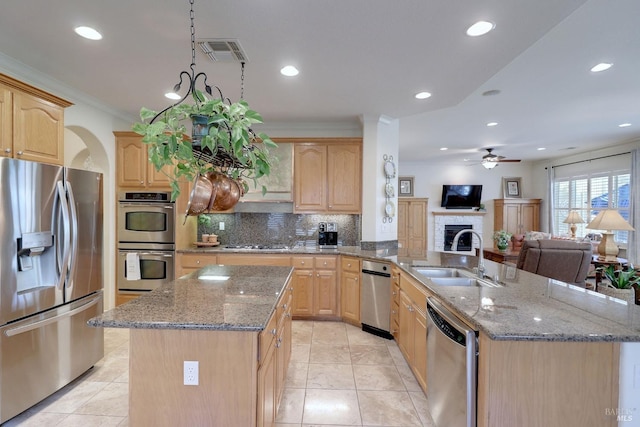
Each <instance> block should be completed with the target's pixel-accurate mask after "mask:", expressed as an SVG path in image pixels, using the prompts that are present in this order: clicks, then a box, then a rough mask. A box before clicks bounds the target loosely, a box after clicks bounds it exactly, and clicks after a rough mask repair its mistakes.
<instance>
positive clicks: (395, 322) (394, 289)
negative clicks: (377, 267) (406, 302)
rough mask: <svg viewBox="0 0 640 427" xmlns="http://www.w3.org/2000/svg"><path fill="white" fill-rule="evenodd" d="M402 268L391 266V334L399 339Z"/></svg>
mask: <svg viewBox="0 0 640 427" xmlns="http://www.w3.org/2000/svg"><path fill="white" fill-rule="evenodd" d="M401 274H402V273H401V272H400V269H399V268H398V267H397V266H396V265H395V264H394V265H393V266H392V267H391V322H390V325H391V335H393V337H394V338H395V340H396V341H398V337H399V333H398V331H399V330H400V275H401Z"/></svg>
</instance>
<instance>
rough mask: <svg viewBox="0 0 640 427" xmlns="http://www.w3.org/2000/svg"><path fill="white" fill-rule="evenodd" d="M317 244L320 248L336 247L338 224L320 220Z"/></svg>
mask: <svg viewBox="0 0 640 427" xmlns="http://www.w3.org/2000/svg"><path fill="white" fill-rule="evenodd" d="M318 246H319V247H320V249H336V248H337V247H338V224H337V223H335V222H321V223H319V224H318Z"/></svg>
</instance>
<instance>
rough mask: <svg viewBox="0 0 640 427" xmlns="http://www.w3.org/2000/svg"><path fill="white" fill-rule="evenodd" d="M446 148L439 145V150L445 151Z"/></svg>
mask: <svg viewBox="0 0 640 427" xmlns="http://www.w3.org/2000/svg"><path fill="white" fill-rule="evenodd" d="M447 150H448V148H447V147H440V151H447Z"/></svg>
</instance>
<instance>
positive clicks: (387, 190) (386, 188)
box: [384, 182, 394, 197]
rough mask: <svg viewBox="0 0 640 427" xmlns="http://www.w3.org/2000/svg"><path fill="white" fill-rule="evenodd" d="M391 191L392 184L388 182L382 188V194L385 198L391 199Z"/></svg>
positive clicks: (392, 189)
mask: <svg viewBox="0 0 640 427" xmlns="http://www.w3.org/2000/svg"><path fill="white" fill-rule="evenodd" d="M393 191H394V188H393V184H391V183H390V182H388V183H387V184H386V185H385V186H384V194H386V196H387V197H393Z"/></svg>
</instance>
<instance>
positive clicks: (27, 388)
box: [0, 158, 104, 423]
mask: <svg viewBox="0 0 640 427" xmlns="http://www.w3.org/2000/svg"><path fill="white" fill-rule="evenodd" d="M0 189H1V190H0V199H1V200H0V206H1V209H2V215H1V218H2V220H0V278H1V282H0V283H1V285H0V396H1V399H0V423H2V422H4V421H6V420H8V419H9V418H12V417H14V416H15V415H17V414H19V413H20V412H22V411H24V410H26V409H27V408H29V407H30V406H32V405H34V404H35V403H37V402H39V401H40V400H42V399H44V398H45V397H47V396H48V395H50V394H51V393H53V392H55V391H56V390H58V389H60V388H62V387H63V386H65V385H66V384H68V383H69V382H71V381H72V380H73V379H75V378H76V377H78V376H79V375H80V374H82V373H83V372H84V371H86V370H87V369H89V368H90V367H91V366H93V365H94V364H95V363H96V362H97V361H98V360H100V359H101V358H102V357H103V355H104V343H103V330H102V329H100V328H90V327H88V326H87V324H86V323H87V321H88V320H89V319H90V318H92V317H95V316H97V315H99V314H101V313H102V310H103V295H102V287H103V283H102V215H103V204H102V175H101V174H98V173H94V172H88V171H80V170H74V169H67V168H63V167H58V166H52V165H44V164H39V163H34V162H28V161H24V160H14V159H8V158H1V159H0Z"/></svg>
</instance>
